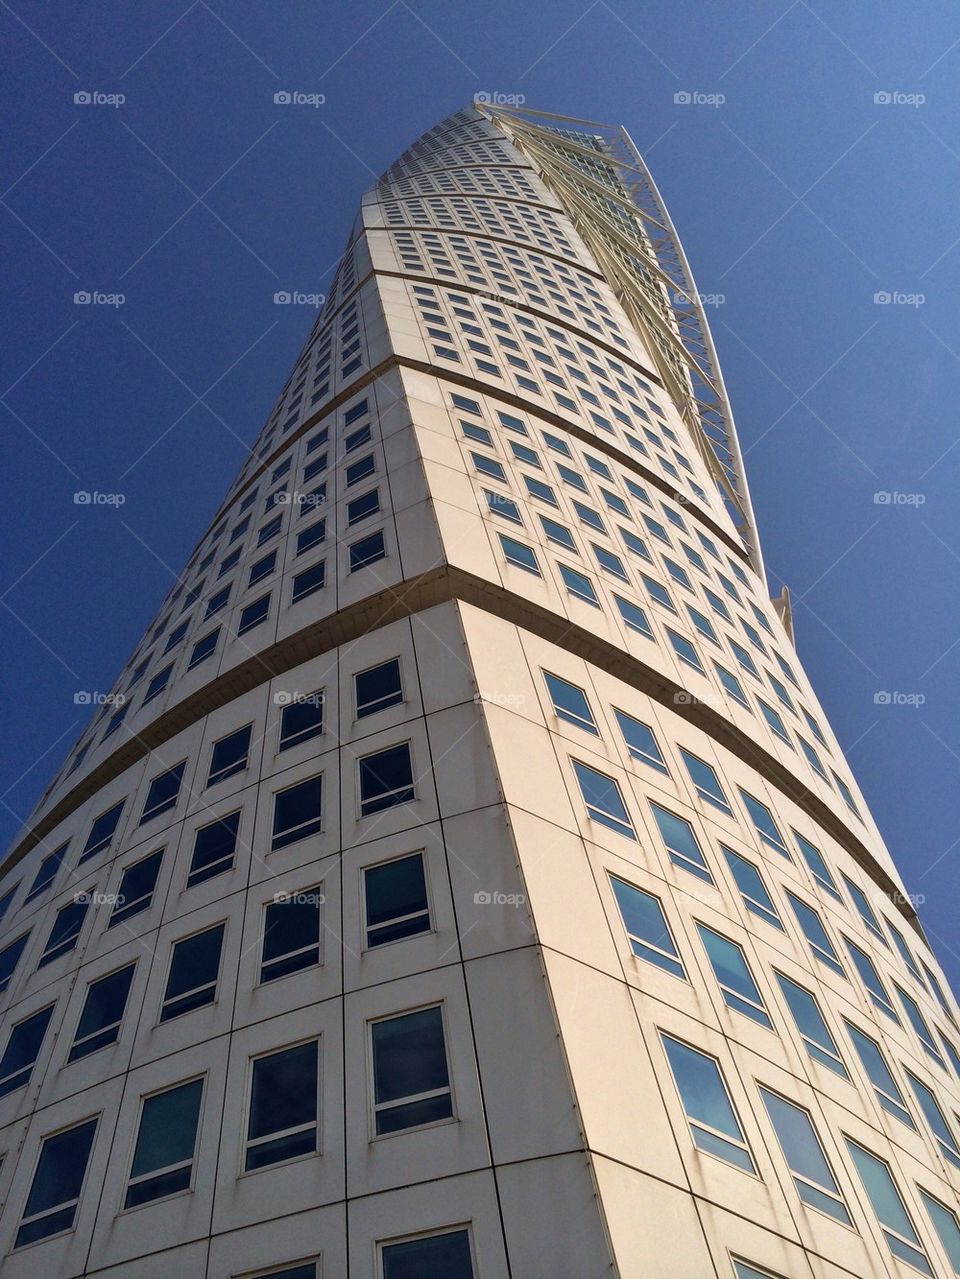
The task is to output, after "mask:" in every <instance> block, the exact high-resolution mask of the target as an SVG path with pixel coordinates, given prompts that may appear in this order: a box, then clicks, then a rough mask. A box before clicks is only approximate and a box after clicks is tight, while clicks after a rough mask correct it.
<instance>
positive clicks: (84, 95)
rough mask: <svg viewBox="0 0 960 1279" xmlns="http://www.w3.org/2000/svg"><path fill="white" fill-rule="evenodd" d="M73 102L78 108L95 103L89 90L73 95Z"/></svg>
mask: <svg viewBox="0 0 960 1279" xmlns="http://www.w3.org/2000/svg"><path fill="white" fill-rule="evenodd" d="M73 101H74V103H75V104H76V105H77V106H78V107H88V106H89V105H90V103H91V102H92V101H93V97H92V95H91V94H90V93H89V92H88V90H86V89H80V90H79V91H78V92H77V93H75V94H74V95H73Z"/></svg>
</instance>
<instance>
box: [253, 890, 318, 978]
mask: <svg viewBox="0 0 960 1279" xmlns="http://www.w3.org/2000/svg"><path fill="white" fill-rule="evenodd" d="M323 902H324V896H323V893H322V892H320V891H319V890H317V889H306V890H304V891H301V892H296V893H277V894H276V896H275V897H274V899H273V901H272V902H269V903H268V904H267V907H266V910H265V911H264V917H263V944H262V949H261V952H260V980H261V981H262V982H264V981H274V980H276V978H278V977H288V976H289V975H290V974H291V973H298V972H301V971H302V970H303V969H304V968H315V967H316V966H317V965H318V964H319V963H320V911H321V908H322V906H323Z"/></svg>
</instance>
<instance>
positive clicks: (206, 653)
mask: <svg viewBox="0 0 960 1279" xmlns="http://www.w3.org/2000/svg"><path fill="white" fill-rule="evenodd" d="M219 638H220V627H219V626H217V627H215V628H214V630H212V631H209V632H208V633H207V634H206V635H204V636H203V637H202V638H201V639H198V640H197V642H196V644H194V646H193V652H192V653H191V654H190V661H189V663H188V665H187V670H188V671H192V670H193V668H194V667H195V666H199V665H200V663H201V662H205V661H206V660H207V658H208V657H211V656H212V655H213V653H214V652H215V651H216V647H217V640H218V639H219Z"/></svg>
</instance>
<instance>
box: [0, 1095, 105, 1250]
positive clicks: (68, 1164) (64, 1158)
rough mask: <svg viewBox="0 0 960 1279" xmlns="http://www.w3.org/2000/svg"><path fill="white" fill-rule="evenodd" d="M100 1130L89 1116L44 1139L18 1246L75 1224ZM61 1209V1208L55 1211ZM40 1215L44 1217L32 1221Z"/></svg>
mask: <svg viewBox="0 0 960 1279" xmlns="http://www.w3.org/2000/svg"><path fill="white" fill-rule="evenodd" d="M96 1131H97V1120H96V1119H88V1120H86V1122H85V1123H82V1124H77V1126H76V1127H75V1128H68V1129H67V1130H66V1132H59V1133H56V1134H54V1136H52V1137H45V1138H44V1142H43V1146H42V1148H41V1151H40V1160H39V1162H38V1164H37V1170H36V1172H35V1173H34V1175H33V1184H32V1185H31V1187H30V1193H29V1195H28V1196H27V1202H26V1206H25V1207H24V1210H23V1218H24V1222H25V1224H23V1225H21V1226H20V1229H19V1230H18V1231H17V1238H16V1243H15V1245H14V1246H15V1247H17V1248H21V1247H23V1245H24V1244H28V1243H33V1242H34V1240H36V1239H44V1238H46V1237H47V1236H48V1235H51V1234H55V1233H57V1232H58V1231H60V1230H69V1229H70V1228H71V1227H72V1225H73V1218H74V1214H75V1212H76V1202H77V1200H78V1199H79V1197H80V1190H81V1187H82V1186H83V1178H84V1174H85V1173H86V1170H87V1161H88V1159H89V1158H90V1148H91V1147H92V1145H93V1138H94V1134H95V1133H96ZM58 1208H60V1209H61V1211H59V1212H56V1211H54V1210H55V1209H58ZM40 1214H44V1215H43V1216H40ZM37 1217H40V1219H39V1220H34V1221H31V1220H29V1219H30V1218H37Z"/></svg>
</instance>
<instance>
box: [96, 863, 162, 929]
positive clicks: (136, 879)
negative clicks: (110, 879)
mask: <svg viewBox="0 0 960 1279" xmlns="http://www.w3.org/2000/svg"><path fill="white" fill-rule="evenodd" d="M162 861H163V849H162V848H160V849H158V850H157V851H156V852H155V853H150V854H149V855H148V856H147V857H142V858H141V859H140V861H138V862H134V863H133V865H132V866H128V867H127V869H126V870H125V871H124V872H123V875H122V876H121V879H120V888H119V890H118V892H117V900H116V904H115V905H114V907H113V910H112V912H111V914H110V923H109V925H108V927H110V928H112V927H113V926H114V924H119V923H120V922H121V920H124V919H130V918H132V917H133V916H134V915H137V914H139V913H140V911H142V910H146V909H147V908H148V907H149V906H150V904H151V901H152V900H153V890H154V889H155V888H156V886H157V876H158V875H159V874H160V863H161V862H162Z"/></svg>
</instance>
